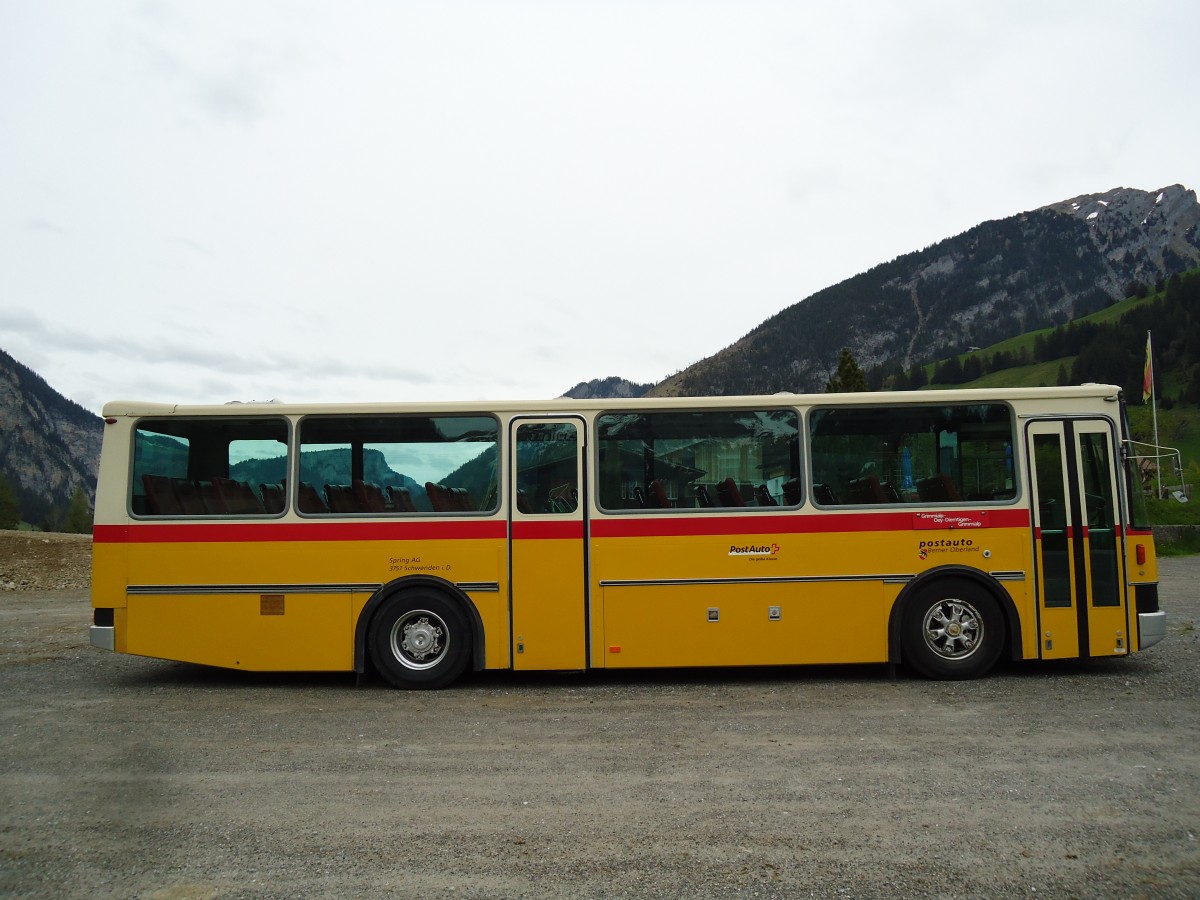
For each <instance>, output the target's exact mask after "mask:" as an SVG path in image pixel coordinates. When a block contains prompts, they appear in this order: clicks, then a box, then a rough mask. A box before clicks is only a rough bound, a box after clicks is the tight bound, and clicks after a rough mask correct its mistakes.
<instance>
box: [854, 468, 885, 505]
mask: <svg viewBox="0 0 1200 900" xmlns="http://www.w3.org/2000/svg"><path fill="white" fill-rule="evenodd" d="M849 488H850V502H851V503H887V502H888V497H887V494H885V493H884V492H883V486H882V485H881V484H880V483H879V479H878V478H876V477H875V476H874V475H864V476H863V477H862V478H855V479H854V480H853V481H851V482H850V484H849Z"/></svg>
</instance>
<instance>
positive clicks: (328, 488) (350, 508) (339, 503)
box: [325, 484, 363, 513]
mask: <svg viewBox="0 0 1200 900" xmlns="http://www.w3.org/2000/svg"><path fill="white" fill-rule="evenodd" d="M325 499H326V500H327V501H329V511H330V512H335V513H356V512H363V510H362V509H361V508H360V507H359V505H358V501H357V500H355V499H354V487H353V486H352V485H349V484H327V485H325Z"/></svg>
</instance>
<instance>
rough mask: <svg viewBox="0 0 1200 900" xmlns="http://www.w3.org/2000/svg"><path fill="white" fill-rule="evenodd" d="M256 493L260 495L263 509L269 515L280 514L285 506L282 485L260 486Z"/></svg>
mask: <svg viewBox="0 0 1200 900" xmlns="http://www.w3.org/2000/svg"><path fill="white" fill-rule="evenodd" d="M258 492H259V493H260V494H262V500H263V509H264V510H265V511H267V512H269V513H281V512H283V507H284V505H285V501H284V497H283V485H282V484H260V485H259V486H258Z"/></svg>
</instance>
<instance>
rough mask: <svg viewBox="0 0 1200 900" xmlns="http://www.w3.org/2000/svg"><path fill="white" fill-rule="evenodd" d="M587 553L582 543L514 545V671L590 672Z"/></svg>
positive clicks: (517, 543)
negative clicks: (584, 562)
mask: <svg viewBox="0 0 1200 900" xmlns="http://www.w3.org/2000/svg"><path fill="white" fill-rule="evenodd" d="M583 561H584V551H583V544H582V542H581V541H578V540H530V539H523V540H518V541H513V548H512V567H513V657H512V659H513V668H514V669H570V670H575V669H584V668H586V667H587V630H586V607H585V603H584V591H585V588H586V584H585V581H584V569H583Z"/></svg>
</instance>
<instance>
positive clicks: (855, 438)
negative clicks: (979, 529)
mask: <svg viewBox="0 0 1200 900" xmlns="http://www.w3.org/2000/svg"><path fill="white" fill-rule="evenodd" d="M809 435H810V440H811V447H812V467H813V501H814V502H815V503H816V504H818V505H820V506H849V505H858V504H864V505H890V504H899V503H949V504H954V503H980V502H984V503H986V502H991V501H1004V500H1012V499H1013V498H1014V497H1016V495H1017V491H1016V481H1015V475H1014V471H1013V417H1012V412H1011V410H1010V409H1009V408H1008V407H1007V406H1005V405H1004V404H1000V403H987V404H974V405H969V406H967V405H956V406H896V405H893V406H878V407H869V406H852V407H830V408H821V409H816V410H814V411H813V412H812V413H811V414H810V416H809Z"/></svg>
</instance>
